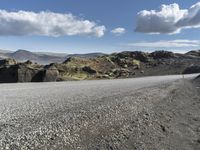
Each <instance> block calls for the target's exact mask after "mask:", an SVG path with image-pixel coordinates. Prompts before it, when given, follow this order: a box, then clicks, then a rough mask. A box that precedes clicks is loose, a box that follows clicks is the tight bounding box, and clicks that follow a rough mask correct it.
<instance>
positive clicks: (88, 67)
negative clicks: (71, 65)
mask: <svg viewBox="0 0 200 150" xmlns="http://www.w3.org/2000/svg"><path fill="white" fill-rule="evenodd" d="M82 70H83V71H85V72H87V73H89V74H96V73H97V71H96V70H94V69H92V68H91V67H90V66H85V67H83V68H82Z"/></svg>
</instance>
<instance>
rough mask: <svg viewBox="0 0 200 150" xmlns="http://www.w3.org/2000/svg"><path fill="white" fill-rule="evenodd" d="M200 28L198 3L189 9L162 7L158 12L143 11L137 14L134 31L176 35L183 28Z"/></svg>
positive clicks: (172, 5)
mask: <svg viewBox="0 0 200 150" xmlns="http://www.w3.org/2000/svg"><path fill="white" fill-rule="evenodd" d="M199 27H200V2H199V3H196V4H195V5H193V6H191V7H190V8H189V9H180V7H179V5H178V4H176V3H174V4H171V5H162V6H161V8H160V10H159V11H156V10H151V11H147V10H143V11H140V12H139V13H138V14H137V26H136V29H135V31H137V32H143V33H151V34H161V33H165V34H176V33H180V32H181V30H182V29H184V28H199Z"/></svg>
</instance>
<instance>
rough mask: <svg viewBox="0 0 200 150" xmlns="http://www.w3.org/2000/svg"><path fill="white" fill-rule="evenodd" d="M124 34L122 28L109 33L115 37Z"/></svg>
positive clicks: (124, 30)
mask: <svg viewBox="0 0 200 150" xmlns="http://www.w3.org/2000/svg"><path fill="white" fill-rule="evenodd" d="M125 32H126V29H124V28H115V29H113V30H112V31H111V33H113V34H115V35H121V34H124V33H125Z"/></svg>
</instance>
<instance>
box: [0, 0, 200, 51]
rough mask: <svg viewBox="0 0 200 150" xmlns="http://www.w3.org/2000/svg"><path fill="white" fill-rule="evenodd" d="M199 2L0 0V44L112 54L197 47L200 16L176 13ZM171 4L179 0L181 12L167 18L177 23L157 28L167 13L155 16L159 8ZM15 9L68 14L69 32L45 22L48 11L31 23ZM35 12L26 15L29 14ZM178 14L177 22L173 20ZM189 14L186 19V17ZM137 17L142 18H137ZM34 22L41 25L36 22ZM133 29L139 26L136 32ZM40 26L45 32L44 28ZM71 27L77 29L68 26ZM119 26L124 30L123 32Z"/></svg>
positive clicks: (188, 8)
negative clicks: (42, 18) (88, 25)
mask: <svg viewBox="0 0 200 150" xmlns="http://www.w3.org/2000/svg"><path fill="white" fill-rule="evenodd" d="M198 2H199V1H198V0H175V1H172V0H151V1H150V0H149V1H147V0H139V1H138V0H99V1H95V0H42V1H41V0H28V1H27V0H1V1H0V10H2V11H3V10H4V11H5V12H1V14H0V49H8V50H17V49H27V50H31V51H50V52H66V53H90V52H104V53H111V52H116V51H124V50H144V51H152V50H156V49H166V50H174V51H180V52H183V51H187V50H191V49H199V48H200V36H199V35H200V28H199V27H200V21H199V22H195V23H194V22H192V21H191V20H192V19H193V18H192V19H191V15H188V16H189V17H187V16H186V17H185V14H187V13H186V12H185V11H183V13H184V15H183V16H184V17H183V16H182V17H180V16H181V15H182V10H188V12H189V13H188V14H191V13H190V12H192V9H191V11H190V8H191V6H192V5H195V4H197V3H198ZM173 3H177V4H178V5H179V8H180V10H181V11H178V13H180V15H179V16H176V12H175V14H174V15H175V19H172V20H171V16H169V18H167V19H169V20H168V21H173V23H174V24H176V25H174V26H166V27H161V26H163V22H162V21H163V20H164V21H166V18H165V17H160V18H158V15H157V12H159V11H160V7H161V5H162V4H165V5H166V6H170V4H173ZM174 6H175V5H173V6H170V8H169V9H170V10H171V9H174ZM167 9H168V7H167ZM142 10H146V11H148V13H144V12H143V13H141V15H138V13H139V12H141V11H142ZM150 10H155V13H152V12H151V13H150ZM19 11H23V12H28V14H26V15H29V12H30V11H31V12H33V13H34V15H38V14H40V12H50V13H56V14H60V15H64V14H67V15H69V14H71V15H72V16H73V22H74V24H72V23H71V26H70V27H69V30H67V31H65V28H66V26H65V25H64V26H63V25H61V24H58V25H57V24H55V22H53V21H50V23H49V24H50V25H49V24H48V23H47V24H48V25H47V24H45V21H46V20H47V21H48V20H51V17H48V16H49V14H47V13H46V14H45V15H44V16H45V19H44V20H43V21H41V20H40V19H38V20H36V23H35V24H34V25H32V24H31V25H30V22H29V19H28V21H27V20H25V21H24V20H23V22H20V21H21V19H19V16H17V15H19V14H20V15H21V14H23V13H19ZM195 12H196V13H199V12H200V7H199V5H198V6H196V7H195ZM11 13H16V14H17V15H16V16H17V17H18V18H17V19H16V18H14V17H13V16H14V15H13V14H11ZM163 13H164V12H163ZM147 14H148V15H147ZM34 15H30V17H31V16H34ZM164 16H165V14H164ZM1 17H2V18H3V19H2V18H1ZM6 17H7V18H9V19H7V18H6ZM40 17H41V15H38V17H36V18H40ZM148 17H150V18H151V20H150V21H149V22H148V21H146V20H145V19H146V18H148ZM178 17H179V20H181V21H177V19H176V18H178ZM196 17H197V19H196V18H195V20H198V17H199V16H198V15H196ZM180 18H181V19H180ZM188 18H189V19H190V22H189V21H185V20H188ZM156 19H158V21H156ZM8 20H10V21H8ZM85 20H88V21H90V22H89V23H90V25H91V26H93V25H94V27H91V28H89V30H90V29H91V31H88V28H86V27H85V22H84V21H85ZM138 20H140V21H139V23H138ZM152 20H154V22H153V23H152ZM175 20H176V21H175ZM182 20H183V21H182ZM193 20H194V19H193ZM199 20H200V18H199ZM40 21H41V22H43V23H40ZM64 21H65V20H64ZM64 21H63V22H64ZM77 21H79V22H80V21H81V23H80V26H78V27H77V28H78V29H77V28H76V29H74V28H73V26H74V25H75V24H76V23H77ZM5 22H6V23H5ZM37 22H38V26H39V27H40V28H36V27H35V26H36V25H37ZM157 22H158V23H157ZM175 22H176V23H175ZM177 22H178V23H177ZM179 22H180V23H179ZM191 22H192V23H191ZM51 23H52V24H53V25H51ZM138 24H139V25H138ZM170 24H171V22H170ZM177 24H178V27H177ZM5 25H6V27H5ZM143 25H144V26H143ZM8 26H9V27H10V28H8ZM30 26H31V27H30ZM55 26H56V27H57V26H58V27H59V29H58V31H59V32H58V31H55ZM60 26H62V27H60ZM146 26H148V28H147V27H146ZM164 26H165V24H164ZM99 27H100V29H99ZM150 27H151V28H150ZM154 27H155V28H154ZM4 28H5V29H4ZM27 28H28V29H27ZM104 28H105V29H106V30H104ZM136 28H137V29H138V31H135V29H136ZM174 28H175V29H174ZM186 28H187V29H186ZM25 29H26V30H25ZM40 29H41V30H40ZM43 29H44V30H45V31H42V30H43ZM56 29H57V28H56ZM73 29H74V30H76V31H72V30H73ZM97 29H98V31H97ZM119 29H123V31H122V30H119ZM179 29H180V30H181V31H179ZM13 30H15V31H13ZM52 30H53V31H54V32H53V33H52ZM82 30H84V32H83V31H82Z"/></svg>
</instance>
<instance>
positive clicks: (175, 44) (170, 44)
mask: <svg viewBox="0 0 200 150" xmlns="http://www.w3.org/2000/svg"><path fill="white" fill-rule="evenodd" d="M123 45H125V46H130V47H148V48H184V47H199V46H200V41H199V40H182V39H180V40H168V41H156V42H138V43H126V44H123Z"/></svg>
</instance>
